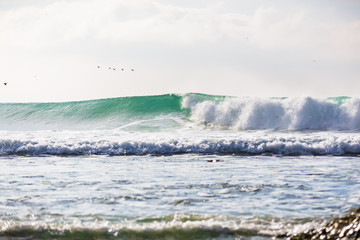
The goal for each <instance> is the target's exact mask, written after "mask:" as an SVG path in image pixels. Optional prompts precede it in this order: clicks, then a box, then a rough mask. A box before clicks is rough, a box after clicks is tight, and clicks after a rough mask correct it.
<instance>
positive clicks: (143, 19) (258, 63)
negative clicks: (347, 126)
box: [0, 0, 360, 98]
mask: <svg viewBox="0 0 360 240" xmlns="http://www.w3.org/2000/svg"><path fill="white" fill-rule="evenodd" d="M30 2H32V3H33V4H26V5H25V4H24V3H22V4H20V2H18V1H14V3H13V4H14V5H13V7H11V3H10V2H9V3H8V4H9V5H8V7H6V8H3V10H0V32H1V35H0V52H1V56H0V64H1V65H2V66H6V67H5V69H4V70H3V71H2V74H3V75H5V78H9V79H13V80H14V81H15V80H16V81H19V82H22V83H23V84H27V82H25V80H23V79H26V74H33V73H32V72H34V71H35V70H34V69H36V71H40V72H42V75H46V76H47V77H46V81H49V82H50V83H49V84H48V83H46V84H45V80H44V82H43V86H45V85H48V88H51V86H52V85H54V84H55V85H57V86H58V88H59V89H61V88H64V89H65V88H66V87H67V86H68V84H70V83H71V82H74V81H79V82H81V83H79V84H78V86H77V88H78V90H74V93H73V96H75V95H76V96H77V97H80V98H93V97H92V96H95V95H94V94H95V93H96V91H100V92H102V93H101V94H100V95H101V96H100V95H96V96H95V97H102V96H109V95H111V96H116V94H120V95H124V94H125V95H126V94H127V93H128V94H136V93H138V94H147V93H149V92H151V93H156V92H160V91H161V92H166V91H171V92H184V91H202V92H211V93H219V94H231V95H234V93H238V94H245V93H246V94H260V95H264V94H269V95H288V94H289V93H290V94H293V95H299V94H301V93H302V92H305V91H307V88H308V87H307V86H309V83H310V82H316V84H317V85H318V86H319V87H318V89H320V88H321V87H320V86H326V84H325V83H324V81H325V80H324V79H325V78H326V79H327V81H328V82H329V81H330V82H331V84H328V85H329V86H332V87H334V86H336V84H333V83H334V82H336V80H337V79H335V77H339V76H344V78H345V79H348V80H346V81H348V82H350V81H353V79H355V78H356V76H358V74H359V70H356V68H355V67H352V66H355V65H357V63H359V60H360V55H359V54H358V53H359V52H360V46H359V43H360V20H359V18H356V17H351V18H349V17H344V15H346V14H345V13H339V12H336V11H340V10H337V8H332V9H331V10H329V9H325V10H323V9H322V8H321V7H319V6H317V5H315V4H314V5H312V4H305V3H303V4H302V5H301V7H298V8H296V7H293V5H292V4H291V5H289V4H288V5H286V1H277V2H278V4H273V5H271V4H269V1H256V2H257V3H260V4H254V3H252V4H250V3H243V2H241V3H240V2H239V1H235V0H234V1H232V0H229V1H196V3H195V2H192V1H182V2H181V3H178V2H177V1H162V0H133V1H128V0H107V1H102V0H86V1H85V0H77V1H70V0H58V1H46V0H44V1H41V2H37V1H30ZM35 3H36V4H35ZM299 6H300V5H299ZM334 6H335V5H334ZM339 9H342V8H339ZM334 11H335V13H336V14H333V13H334ZM313 60H316V61H317V65H316V66H315V65H314V63H313ZM97 64H110V65H111V64H114V65H119V64H124V65H128V66H134V65H136V66H137V67H138V68H141V69H142V70H143V72H142V73H138V74H139V75H137V76H138V77H137V79H134V78H131V81H130V77H128V79H127V80H126V86H128V87H124V85H123V84H122V86H121V92H116V91H115V90H113V89H111V90H109V89H106V88H105V87H103V88H102V87H101V86H96V87H94V88H91V87H90V86H89V87H88V88H87V90H84V91H83V90H79V89H80V88H81V86H84V85H86V84H88V85H89V84H90V83H91V84H93V83H92V82H93V81H97V80H98V79H99V78H101V79H105V78H104V77H105V76H103V75H96V74H97V73H93V72H91V73H86V71H87V70H86V69H88V68H89V66H93V65H97ZM59 66H61V67H59ZM74 66H76V67H74ZM59 68H60V69H61V70H59ZM19 72H23V73H22V74H20V73H19ZM81 76H86V78H87V83H84V82H83V81H84V80H82V79H81ZM116 78H117V77H116V76H115V75H109V74H107V75H106V81H108V83H109V84H110V83H111V84H113V85H114V84H115V86H118V87H119V86H120V83H119V81H118V80H117V79H116ZM144 79H146V80H144ZM289 79H291V81H290V80H289ZM104 81H105V80H104ZM122 81H125V80H124V79H122ZM219 81H222V82H226V84H223V85H219V84H218V82H219ZM239 82H241V85H242V87H241V88H240V87H239V85H238V83H239ZM244 82H245V83H244ZM122 83H124V82H122ZM151 83H153V84H151ZM105 86H106V85H105ZM129 86H132V87H131V89H129V88H130V87H129ZM137 86H140V87H141V86H144V87H143V88H142V89H140V87H139V88H138V89H136V87H137ZM145 86H146V87H145ZM293 86H295V87H293ZM29 87H31V85H29ZM246 89H247V90H249V89H251V91H250V92H249V91H246ZM269 89H271V92H270V93H269ZM257 90H258V91H257ZM76 91H83V92H81V94H76V93H75V92H76ZM137 91H138V92H137ZM312 91H313V92H315V90H312ZM346 91H348V92H349V94H350V93H352V92H353V91H352V90H351V89H350V90H349V89H348V90H345V91H344V92H346ZM311 93H312V92H311ZM96 94H97V93H96ZM59 96H60V93H59Z"/></svg>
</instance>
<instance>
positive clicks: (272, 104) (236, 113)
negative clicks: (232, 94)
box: [183, 96, 360, 131]
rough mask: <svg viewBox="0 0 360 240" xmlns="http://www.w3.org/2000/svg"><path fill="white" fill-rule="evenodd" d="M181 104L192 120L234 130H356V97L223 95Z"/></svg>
mask: <svg viewBox="0 0 360 240" xmlns="http://www.w3.org/2000/svg"><path fill="white" fill-rule="evenodd" d="M183 107H185V108H189V109H190V110H191V119H192V120H193V121H195V122H205V123H207V124H212V125H219V126H225V127H229V128H232V129H238V130H251V129H283V130H284V129H287V130H355V131H359V130H360V99H358V98H351V99H346V100H344V103H343V104H342V105H339V104H338V103H336V102H335V101H333V100H329V99H315V98H311V97H302V98H288V99H274V98H255V97H251V98H227V99H225V100H224V101H222V102H219V103H216V102H214V101H204V102H198V101H196V100H194V99H193V97H192V96H186V97H184V101H183Z"/></svg>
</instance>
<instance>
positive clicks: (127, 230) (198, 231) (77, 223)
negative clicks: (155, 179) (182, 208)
mask: <svg viewBox="0 0 360 240" xmlns="http://www.w3.org/2000/svg"><path fill="white" fill-rule="evenodd" d="M37 217H38V219H37V220H27V219H24V220H18V219H6V220H3V221H2V220H0V238H1V237H4V238H5V239H7V238H9V237H10V238H11V239H24V238H26V239H29V237H30V238H31V239H224V238H225V239H233V238H234V237H245V238H246V239H252V238H254V239H258V238H259V237H261V239H273V238H275V237H277V236H286V235H287V234H289V233H293V232H295V233H298V232H300V231H305V230H307V229H310V228H311V227H320V226H321V224H323V222H324V221H323V220H321V219H317V218H313V219H310V218H307V219H282V218H276V217H253V218H250V217H243V218H234V217H226V216H211V215H207V216H201V215H188V214H174V215H168V216H162V217H155V218H142V219H126V220H122V221H121V222H118V221H117V220H116V218H114V217H113V218H112V219H111V220H110V219H107V218H108V217H106V216H96V215H95V216H75V217H70V218H67V217H66V216H62V215H58V216H53V215H47V216H37ZM43 217H47V219H46V220H47V221H46V220H42V218H43ZM50 220H52V221H51V222H49V221H50ZM64 222H65V223H66V224H64Z"/></svg>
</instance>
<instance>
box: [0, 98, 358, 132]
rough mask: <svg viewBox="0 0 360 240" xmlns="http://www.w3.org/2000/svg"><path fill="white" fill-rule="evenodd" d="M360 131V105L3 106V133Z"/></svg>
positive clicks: (347, 101) (200, 101)
mask: <svg viewBox="0 0 360 240" xmlns="http://www.w3.org/2000/svg"><path fill="white" fill-rule="evenodd" d="M194 124H195V125H197V126H199V127H200V128H202V127H204V126H206V127H207V128H213V127H215V128H217V127H221V128H223V129H226V128H227V129H231V130H263V129H269V130H297V131H299V130H300V131H301V130H320V131H327V130H346V131H359V130H360V99H359V98H349V97H337V98H327V99H317V98H311V97H301V98H300V97H299V98H257V97H243V98H235V97H228V96H214V95H205V94H199V93H190V94H185V95H178V94H165V95H157V96H138V97H120V98H111V99H99V100H89V101H79V102H62V103H2V104H0V130H46V129H47V130H59V129H60V130H61V129H81V130H83V129H86V130H91V129H114V128H127V129H128V127H129V126H131V130H139V131H142V130H156V131H157V130H162V129H178V128H188V127H189V126H191V127H194Z"/></svg>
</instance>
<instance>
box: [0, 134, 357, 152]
mask: <svg viewBox="0 0 360 240" xmlns="http://www.w3.org/2000/svg"><path fill="white" fill-rule="evenodd" d="M147 154H155V155H167V154H229V155H231V154H238V155H261V154H271V155H284V156H300V155H334V156H345V155H360V136H342V137H336V136H332V137H328V136H324V137H307V136H284V137H279V136H268V137H262V138H261V137H243V138H240V137H239V138H229V139H211V138H209V139H207V138H202V139H193V140H189V139H187V138H179V139H162V138H158V139H155V138H152V139H151V138H149V139H137V140H136V139H132V140H130V139H128V140H122V141H111V140H101V139H99V140H85V141H84V140H71V141H70V140H56V141H50V142H47V141H33V140H11V139H6V140H0V156H9V155H35V156H38V155H147Z"/></svg>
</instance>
